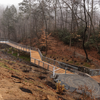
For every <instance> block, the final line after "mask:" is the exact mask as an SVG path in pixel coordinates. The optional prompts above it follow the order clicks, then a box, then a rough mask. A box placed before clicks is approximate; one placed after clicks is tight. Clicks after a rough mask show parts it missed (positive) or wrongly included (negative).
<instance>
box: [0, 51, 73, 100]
mask: <svg viewBox="0 0 100 100" xmlns="http://www.w3.org/2000/svg"><path fill="white" fill-rule="evenodd" d="M51 74H52V73H51V72H49V71H47V70H45V69H43V68H40V67H39V68H37V67H35V66H31V65H28V64H25V63H21V62H19V61H17V60H16V59H13V58H11V57H9V56H8V55H7V54H2V52H0V100H74V99H73V98H72V97H71V96H70V95H71V94H70V93H69V94H66V92H65V94H64V95H59V94H57V93H56V92H57V91H56V89H55V83H54V82H53V80H52V79H51V78H50V76H51ZM50 84H52V86H50Z"/></svg>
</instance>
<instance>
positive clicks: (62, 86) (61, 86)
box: [56, 82, 65, 94]
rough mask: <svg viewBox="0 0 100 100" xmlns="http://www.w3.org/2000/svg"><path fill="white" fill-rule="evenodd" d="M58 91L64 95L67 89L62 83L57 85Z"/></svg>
mask: <svg viewBox="0 0 100 100" xmlns="http://www.w3.org/2000/svg"><path fill="white" fill-rule="evenodd" d="M56 89H57V92H58V93H59V94H62V93H63V91H64V89H65V88H64V85H61V82H58V83H57V85H56Z"/></svg>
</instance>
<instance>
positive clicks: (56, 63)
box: [0, 39, 100, 76]
mask: <svg viewBox="0 0 100 100" xmlns="http://www.w3.org/2000/svg"><path fill="white" fill-rule="evenodd" d="M0 41H2V42H3V43H12V44H14V45H16V47H14V48H16V49H18V46H20V47H21V50H23V51H27V50H28V49H29V51H27V52H30V50H34V51H37V52H38V53H39V54H40V57H41V59H42V61H44V62H47V63H46V64H48V63H49V64H51V65H54V66H57V67H59V68H63V69H65V70H66V68H71V69H74V70H78V71H81V72H84V73H87V74H89V75H91V76H95V75H100V69H89V68H81V69H82V70H80V67H78V66H77V67H76V66H74V65H69V64H66V63H63V62H59V61H57V60H53V59H51V58H48V57H44V56H43V55H42V53H41V51H40V49H38V48H35V47H29V46H26V45H22V44H18V43H16V42H13V41H11V40H8V39H0ZM25 49H26V50H25ZM31 58H32V57H31ZM32 59H35V58H32ZM35 60H36V59H35ZM37 61H39V60H38V59H37ZM49 64H48V65H49ZM53 73H55V70H54V72H53Z"/></svg>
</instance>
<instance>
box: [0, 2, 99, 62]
mask: <svg viewBox="0 0 100 100" xmlns="http://www.w3.org/2000/svg"><path fill="white" fill-rule="evenodd" d="M99 7H100V0H23V1H22V2H20V3H19V9H18V10H17V8H16V7H15V6H14V5H11V6H7V7H6V8H3V7H2V6H1V7H0V12H1V13H0V38H8V39H11V40H13V41H17V42H20V41H23V40H27V39H29V40H30V45H31V40H32V39H33V38H37V39H39V38H40V36H41V34H42V33H43V31H44V32H45V34H46V35H48V34H50V33H51V34H52V36H55V37H57V38H59V39H60V40H62V41H63V42H64V43H65V44H67V45H69V46H70V47H71V46H72V45H74V44H76V43H80V42H81V43H80V45H82V47H83V49H84V51H85V54H86V59H87V60H89V59H88V54H87V52H86V49H88V48H89V47H90V46H93V47H94V48H96V50H97V51H98V53H99V52H100V46H99V44H100V17H99V15H100V14H99V13H100V8H99Z"/></svg>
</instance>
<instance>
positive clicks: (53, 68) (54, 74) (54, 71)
mask: <svg viewBox="0 0 100 100" xmlns="http://www.w3.org/2000/svg"><path fill="white" fill-rule="evenodd" d="M54 76H55V67H53V77H54Z"/></svg>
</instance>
